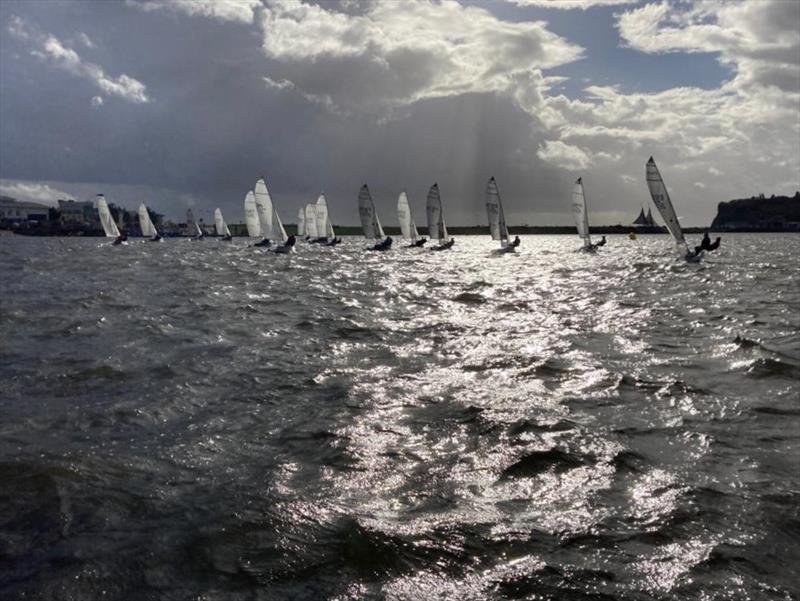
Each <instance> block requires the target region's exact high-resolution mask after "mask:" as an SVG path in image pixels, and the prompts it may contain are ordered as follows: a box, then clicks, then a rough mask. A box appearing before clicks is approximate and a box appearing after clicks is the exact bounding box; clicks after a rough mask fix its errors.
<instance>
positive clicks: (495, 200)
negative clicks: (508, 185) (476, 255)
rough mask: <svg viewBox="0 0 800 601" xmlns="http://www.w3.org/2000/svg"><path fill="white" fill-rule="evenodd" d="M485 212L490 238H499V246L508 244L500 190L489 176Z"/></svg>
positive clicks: (502, 246)
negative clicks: (487, 217) (487, 218)
mask: <svg viewBox="0 0 800 601" xmlns="http://www.w3.org/2000/svg"><path fill="white" fill-rule="evenodd" d="M486 214H487V215H488V216H489V231H490V232H491V234H492V240H500V247H501V248H505V247H506V246H508V228H507V227H506V215H505V213H504V212H503V204H502V203H501V202H500V191H499V190H498V189H497V182H496V181H495V180H494V178H493V177H492V178H489V182H488V183H487V184H486Z"/></svg>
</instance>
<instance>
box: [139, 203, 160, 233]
mask: <svg viewBox="0 0 800 601" xmlns="http://www.w3.org/2000/svg"><path fill="white" fill-rule="evenodd" d="M139 228H140V229H141V230H142V236H144V237H145V238H155V237H156V236H158V230H156V226H155V225H153V220H152V219H150V213H148V212H147V206H145V204H144V203H142V204H140V205H139Z"/></svg>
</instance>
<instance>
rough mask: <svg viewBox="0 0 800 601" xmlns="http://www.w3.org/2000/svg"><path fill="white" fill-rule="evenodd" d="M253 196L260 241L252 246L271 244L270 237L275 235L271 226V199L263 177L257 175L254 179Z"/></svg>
mask: <svg viewBox="0 0 800 601" xmlns="http://www.w3.org/2000/svg"><path fill="white" fill-rule="evenodd" d="M253 197H254V200H255V205H256V217H257V218H258V223H259V231H260V235H261V242H256V243H255V244H253V246H271V245H272V239H273V238H274V237H275V232H274V230H273V227H272V225H273V224H272V199H271V198H270V196H269V190H267V182H266V181H265V180H264V178H263V177H259V178H258V180H257V181H256V185H255V188H254V189H253Z"/></svg>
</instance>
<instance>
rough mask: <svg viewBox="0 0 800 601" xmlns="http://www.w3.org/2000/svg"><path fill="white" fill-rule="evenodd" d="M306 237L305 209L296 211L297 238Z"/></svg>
mask: <svg viewBox="0 0 800 601" xmlns="http://www.w3.org/2000/svg"><path fill="white" fill-rule="evenodd" d="M305 235H306V210H305V207H304V208H302V209H300V210H298V211H297V237H298V238H299V237H300V236H305Z"/></svg>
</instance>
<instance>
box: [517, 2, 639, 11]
mask: <svg viewBox="0 0 800 601" xmlns="http://www.w3.org/2000/svg"><path fill="white" fill-rule="evenodd" d="M509 2H513V3H514V4H517V5H519V6H537V7H540V8H556V9H559V10H573V9H576V8H579V9H581V10H586V9H587V8H592V7H594V6H619V5H621V4H635V3H637V2H639V0H509Z"/></svg>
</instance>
